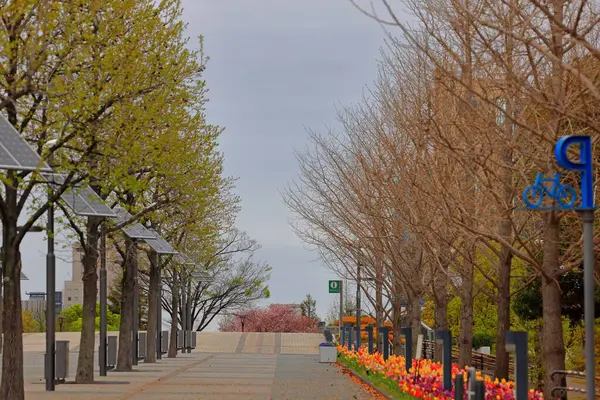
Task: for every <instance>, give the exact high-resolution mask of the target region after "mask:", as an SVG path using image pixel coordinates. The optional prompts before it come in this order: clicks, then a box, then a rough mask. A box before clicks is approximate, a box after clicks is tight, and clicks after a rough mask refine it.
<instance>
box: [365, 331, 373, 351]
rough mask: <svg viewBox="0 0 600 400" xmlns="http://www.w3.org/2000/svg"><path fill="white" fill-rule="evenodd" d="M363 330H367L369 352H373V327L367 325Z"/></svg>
mask: <svg viewBox="0 0 600 400" xmlns="http://www.w3.org/2000/svg"><path fill="white" fill-rule="evenodd" d="M365 331H367V336H368V343H369V354H373V327H372V326H367V327H366V328H365Z"/></svg>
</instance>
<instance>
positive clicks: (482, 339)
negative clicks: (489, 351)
mask: <svg viewBox="0 0 600 400" xmlns="http://www.w3.org/2000/svg"><path fill="white" fill-rule="evenodd" d="M495 342H496V338H495V337H494V335H492V334H490V333H487V332H477V333H475V334H474V335H473V348H475V349H478V348H480V347H484V346H490V347H491V346H492V345H493V344H494V343H495Z"/></svg>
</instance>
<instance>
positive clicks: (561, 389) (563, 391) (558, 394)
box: [550, 370, 600, 399]
mask: <svg viewBox="0 0 600 400" xmlns="http://www.w3.org/2000/svg"><path fill="white" fill-rule="evenodd" d="M557 375H560V376H563V377H564V381H565V384H566V378H567V377H569V376H570V377H576V378H583V379H586V375H585V373H584V372H580V371H569V370H557V371H553V372H552V374H551V375H550V378H551V379H554V377H555V376H557ZM599 385H600V377H596V396H597V397H598V396H600V390H598V389H599ZM568 392H573V393H587V391H586V390H585V389H582V388H578V387H573V386H557V387H555V388H554V389H552V392H551V395H552V397H554V398H557V399H558V398H561V399H562V398H566V397H567V394H568Z"/></svg>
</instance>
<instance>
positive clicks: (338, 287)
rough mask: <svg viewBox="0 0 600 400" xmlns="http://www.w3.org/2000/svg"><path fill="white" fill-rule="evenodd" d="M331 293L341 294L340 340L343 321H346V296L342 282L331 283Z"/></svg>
mask: <svg viewBox="0 0 600 400" xmlns="http://www.w3.org/2000/svg"><path fill="white" fill-rule="evenodd" d="M329 293H339V294H340V320H339V325H340V338H341V337H342V327H343V326H344V324H343V321H342V320H343V319H344V295H343V289H342V281H329Z"/></svg>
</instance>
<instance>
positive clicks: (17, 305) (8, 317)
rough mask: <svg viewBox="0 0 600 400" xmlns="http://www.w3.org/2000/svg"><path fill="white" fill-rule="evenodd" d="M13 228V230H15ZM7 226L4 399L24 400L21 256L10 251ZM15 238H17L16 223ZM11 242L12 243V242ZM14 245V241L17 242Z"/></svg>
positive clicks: (2, 387) (5, 228)
mask: <svg viewBox="0 0 600 400" xmlns="http://www.w3.org/2000/svg"><path fill="white" fill-rule="evenodd" d="M11 228H12V227H11ZM7 230H8V229H7V226H6V225H5V226H4V234H5V236H4V238H5V239H4V240H3V245H4V246H5V252H4V254H5V255H4V259H3V260H2V265H3V272H4V278H5V279H4V298H3V301H4V304H3V314H4V322H5V323H4V325H3V328H4V349H3V350H4V353H2V364H3V368H2V384H1V390H0V391H1V392H2V398H3V399H15V400H23V399H24V398H25V388H24V383H23V333H22V332H23V320H22V318H21V317H22V314H21V287H20V286H21V284H20V283H21V254H20V252H19V250H17V249H15V248H14V247H13V248H10V247H11V246H10V244H8V243H7V242H9V241H8V240H7V239H9V237H8V236H6V232H7ZM10 230H11V231H13V232H14V233H13V235H11V236H12V239H14V236H16V224H15V226H14V230H13V229H10ZM9 243H10V242H9ZM13 243H14V241H13Z"/></svg>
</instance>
